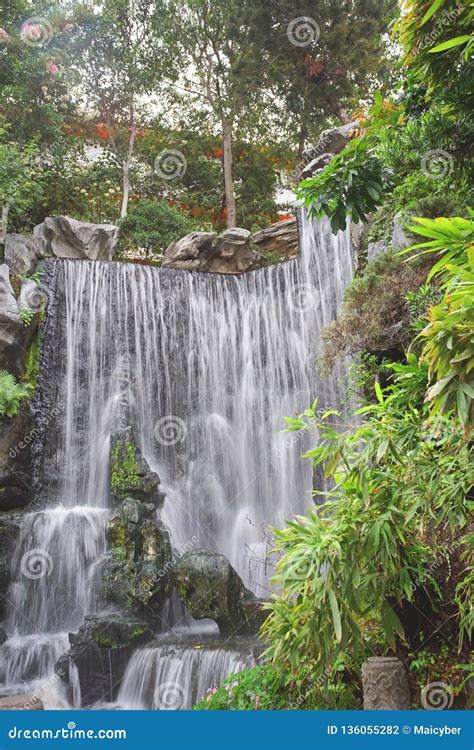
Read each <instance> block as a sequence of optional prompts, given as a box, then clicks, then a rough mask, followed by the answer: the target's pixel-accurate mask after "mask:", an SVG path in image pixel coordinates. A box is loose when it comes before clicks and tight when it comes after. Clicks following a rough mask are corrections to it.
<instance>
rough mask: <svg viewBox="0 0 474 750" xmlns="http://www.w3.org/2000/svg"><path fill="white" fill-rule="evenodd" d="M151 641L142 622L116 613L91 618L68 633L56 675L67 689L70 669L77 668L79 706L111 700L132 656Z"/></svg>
mask: <svg viewBox="0 0 474 750" xmlns="http://www.w3.org/2000/svg"><path fill="white" fill-rule="evenodd" d="M151 640H153V633H152V631H151V630H150V628H149V626H148V625H147V623H146V622H143V621H142V620H139V619H136V618H133V617H123V616H122V615H120V614H119V613H116V612H113V613H111V614H108V615H101V616H98V615H91V616H89V617H86V618H85V620H84V625H82V626H81V627H80V628H79V631H78V632H77V633H70V635H69V642H70V644H71V648H70V650H69V651H67V652H66V653H65V654H64V655H63V656H61V658H60V659H59V661H58V662H57V664H56V673H57V674H58V675H59V676H60V678H61V680H62V681H63V682H64V683H65V686H66V689H67V690H70V689H71V684H72V682H73V680H72V677H71V669H72V668H73V667H75V668H76V669H77V672H78V676H79V684H80V687H81V698H82V705H83V706H91V705H93V704H94V703H98V702H102V701H112V700H114V699H115V698H116V697H117V693H118V690H119V687H120V680H121V679H122V677H123V674H124V672H125V669H126V667H127V664H128V661H129V659H130V657H131V655H132V653H133V652H134V650H135V649H137V648H140V647H141V646H143V645H145V644H146V643H148V642H150V641H151Z"/></svg>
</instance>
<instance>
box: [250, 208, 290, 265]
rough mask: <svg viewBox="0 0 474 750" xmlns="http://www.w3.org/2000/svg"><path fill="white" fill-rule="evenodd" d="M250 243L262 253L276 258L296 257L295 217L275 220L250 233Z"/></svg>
mask: <svg viewBox="0 0 474 750" xmlns="http://www.w3.org/2000/svg"><path fill="white" fill-rule="evenodd" d="M252 243H253V244H254V245H255V246H256V247H257V248H258V250H259V251H260V252H261V253H263V254H264V255H270V256H274V257H276V258H277V259H278V260H287V259H288V260H289V259H291V258H296V256H297V255H298V252H299V245H298V226H297V222H296V218H294V219H287V220H286V221H277V222H276V223H275V224H270V226H268V227H264V229H261V230H260V231H259V232H255V234H253V235H252Z"/></svg>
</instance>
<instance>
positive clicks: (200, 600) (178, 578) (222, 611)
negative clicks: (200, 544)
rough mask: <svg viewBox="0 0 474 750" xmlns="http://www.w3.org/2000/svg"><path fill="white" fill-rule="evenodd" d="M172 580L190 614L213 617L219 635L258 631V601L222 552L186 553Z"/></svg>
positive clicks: (179, 562)
mask: <svg viewBox="0 0 474 750" xmlns="http://www.w3.org/2000/svg"><path fill="white" fill-rule="evenodd" d="M174 582H175V586H176V589H177V591H178V594H179V596H180V597H181V599H182V601H183V603H184V604H185V606H186V607H187V609H188V610H189V612H190V613H191V615H192V616H193V617H195V618H196V619H198V620H200V619H203V618H210V619H211V620H215V622H216V623H217V624H218V626H219V630H220V632H221V634H222V635H224V636H226V637H228V636H231V635H246V634H249V633H255V632H257V631H258V627H259V624H258V623H259V615H258V614H257V612H259V610H260V606H259V605H260V603H259V601H258V600H257V599H255V597H254V596H253V594H252V593H251V592H250V591H248V589H246V588H245V586H244V584H243V583H242V581H241V579H240V577H239V575H238V574H237V573H236V571H235V570H234V568H233V567H232V565H231V564H230V563H229V561H228V560H227V558H226V557H224V555H220V554H218V553H217V552H211V551H209V550H203V549H201V550H195V551H191V552H187V553H186V554H184V555H183V556H182V557H181V558H180V560H179V561H178V562H177V564H176V567H175V569H174Z"/></svg>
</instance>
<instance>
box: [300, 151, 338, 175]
mask: <svg viewBox="0 0 474 750" xmlns="http://www.w3.org/2000/svg"><path fill="white" fill-rule="evenodd" d="M333 156H334V154H321V155H320V156H316V158H315V159H311V161H310V162H309V163H308V164H307V165H306V166H305V168H304V169H302V170H301V173H300V180H306V179H307V178H308V177H312V176H313V175H314V174H316V172H319V170H320V169H324V168H325V167H327V165H328V164H329V162H330V161H331V159H332V157H333Z"/></svg>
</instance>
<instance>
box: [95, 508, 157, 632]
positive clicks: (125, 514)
mask: <svg viewBox="0 0 474 750" xmlns="http://www.w3.org/2000/svg"><path fill="white" fill-rule="evenodd" d="M106 537H107V542H108V546H109V551H110V552H109V559H108V561H107V563H106V565H105V571H104V580H105V593H106V596H107V598H108V599H109V601H111V602H113V603H115V604H118V605H120V606H123V607H126V608H127V609H130V610H132V611H135V612H140V613H142V614H143V615H144V616H146V617H147V618H149V617H151V618H153V616H154V615H157V614H159V612H160V609H161V606H162V604H163V600H164V597H165V596H166V594H167V593H168V591H169V588H170V573H169V570H170V568H171V564H170V563H171V559H172V550H171V544H170V539H169V534H168V532H167V531H166V529H165V528H164V526H163V525H162V524H161V523H160V521H158V519H157V516H156V508H155V507H154V506H153V505H151V504H146V503H143V502H141V501H140V500H138V499H136V498H132V497H129V498H126V499H125V500H124V501H123V502H122V504H121V505H120V507H118V508H117V509H116V510H115V512H114V513H113V514H112V516H111V518H110V519H109V521H108V523H107V527H106Z"/></svg>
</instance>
